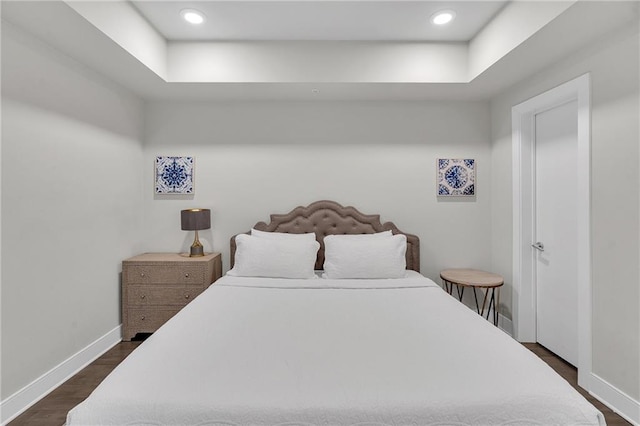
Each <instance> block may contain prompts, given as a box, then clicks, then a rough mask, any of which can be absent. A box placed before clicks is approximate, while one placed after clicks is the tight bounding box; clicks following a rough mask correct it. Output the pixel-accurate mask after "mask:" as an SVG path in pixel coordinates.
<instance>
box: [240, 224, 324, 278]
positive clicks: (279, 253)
mask: <svg viewBox="0 0 640 426" xmlns="http://www.w3.org/2000/svg"><path fill="white" fill-rule="evenodd" d="M319 248H320V244H319V243H318V242H317V241H316V240H315V239H314V240H313V241H311V240H309V239H307V238H304V239H303V238H300V239H271V238H260V237H256V236H251V235H246V234H240V235H237V236H236V254H235V264H234V266H233V269H231V270H230V271H229V272H227V274H228V275H231V276H235V277H268V278H315V277H316V276H315V274H314V270H313V267H314V265H315V263H316V256H317V253H318V249H319Z"/></svg>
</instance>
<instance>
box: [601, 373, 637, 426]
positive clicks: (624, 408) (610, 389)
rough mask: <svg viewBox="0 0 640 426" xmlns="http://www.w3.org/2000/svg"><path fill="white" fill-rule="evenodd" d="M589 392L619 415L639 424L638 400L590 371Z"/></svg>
mask: <svg viewBox="0 0 640 426" xmlns="http://www.w3.org/2000/svg"><path fill="white" fill-rule="evenodd" d="M589 385H590V386H589V387H590V389H589V393H590V394H591V395H593V396H594V397H595V398H597V399H598V400H599V401H600V402H602V403H603V404H604V405H606V406H607V407H609V408H611V409H612V410H613V411H615V412H616V413H617V414H619V415H620V417H623V418H624V419H625V420H627V421H628V422H631V423H632V424H634V425H636V426H638V425H640V402H639V401H636V400H635V399H633V398H631V397H630V396H629V395H627V394H626V393H624V392H622V391H621V390H620V389H618V388H616V387H615V386H613V385H611V384H610V383H609V382H607V381H606V380H604V379H602V378H601V377H599V376H597V375H595V374H593V373H591V377H590V380H589Z"/></svg>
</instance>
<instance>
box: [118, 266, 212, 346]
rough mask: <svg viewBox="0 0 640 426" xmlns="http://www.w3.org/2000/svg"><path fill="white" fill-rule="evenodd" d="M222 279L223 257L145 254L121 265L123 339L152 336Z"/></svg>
mask: <svg viewBox="0 0 640 426" xmlns="http://www.w3.org/2000/svg"><path fill="white" fill-rule="evenodd" d="M221 276H222V256H221V254H220V253H211V254H207V255H205V256H202V257H189V255H188V254H179V253H145V254H141V255H138V256H134V257H132V258H130V259H127V260H124V261H123V262H122V340H125V341H129V340H131V339H132V338H133V337H135V335H136V334H137V333H153V332H154V331H156V330H157V329H158V328H160V326H161V325H162V324H164V323H165V322H167V320H169V318H171V317H172V316H174V315H175V314H176V313H177V312H178V311H179V310H180V309H182V308H183V307H185V306H186V305H187V303H189V302H191V301H192V300H193V299H194V298H195V297H196V296H198V295H199V294H200V293H202V292H203V291H204V290H206V289H207V287H209V286H210V285H211V283H213V282H215V281H216V280H217V279H218V278H220V277H221Z"/></svg>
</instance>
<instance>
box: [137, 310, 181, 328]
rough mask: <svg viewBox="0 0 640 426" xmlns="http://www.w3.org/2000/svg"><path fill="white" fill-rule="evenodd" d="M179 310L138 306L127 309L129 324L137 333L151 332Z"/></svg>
mask: <svg viewBox="0 0 640 426" xmlns="http://www.w3.org/2000/svg"><path fill="white" fill-rule="evenodd" d="M179 311H180V307H176V308H173V309H171V308H162V309H159V308H157V307H156V308H140V309H137V308H136V309H130V310H129V326H130V327H133V328H135V329H136V330H137V332H138V333H153V332H154V331H156V330H157V329H158V328H160V326H161V325H162V324H164V323H165V322H167V321H168V320H169V319H170V318H171V317H173V316H174V315H175V314H177V313H178V312H179Z"/></svg>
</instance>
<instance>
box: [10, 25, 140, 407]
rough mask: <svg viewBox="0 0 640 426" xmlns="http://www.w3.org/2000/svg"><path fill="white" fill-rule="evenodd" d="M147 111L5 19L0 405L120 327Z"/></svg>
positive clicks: (134, 248) (134, 232) (133, 243)
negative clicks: (122, 270)
mask: <svg viewBox="0 0 640 426" xmlns="http://www.w3.org/2000/svg"><path fill="white" fill-rule="evenodd" d="M142 107H143V104H142V103H141V102H140V101H139V100H138V99H136V98H134V97H132V96H131V95H129V94H128V93H127V92H125V91H123V90H122V89H120V88H119V87H118V86H116V85H114V84H113V83H111V82H110V81H108V80H105V79H104V78H102V77H101V76H99V75H97V74H95V73H94V72H93V71H91V70H89V69H87V68H85V67H84V66H83V65H81V64H78V63H76V62H74V61H73V60H71V59H70V58H69V57H67V56H65V55H63V54H61V53H59V52H56V51H54V50H53V49H52V48H50V47H48V46H46V45H44V44H42V43H41V42H39V41H37V40H35V39H33V38H32V37H31V36H28V35H26V34H24V33H22V32H21V31H20V30H17V29H15V28H13V27H12V26H11V25H10V24H7V23H6V22H3V23H2V266H3V268H2V366H1V367H2V383H1V387H2V394H1V397H2V400H3V401H4V400H5V399H7V398H8V397H9V396H11V395H13V394H14V393H15V392H17V391H18V390H20V389H22V388H23V387H25V386H26V385H28V384H30V383H31V382H32V381H33V380H35V379H36V378H38V377H39V376H41V375H42V374H43V373H46V372H48V371H50V370H51V369H53V368H54V367H56V366H57V365H58V364H60V363H62V362H63V361H65V360H66V359H67V358H69V357H70V356H72V355H74V354H76V353H77V352H78V351H79V350H81V349H83V348H85V347H86V346H87V345H89V344H90V343H92V342H93V341H95V340H96V339H98V338H99V337H101V336H103V335H105V334H106V333H107V332H109V331H111V330H113V329H114V328H116V327H118V326H119V324H120V309H119V305H120V289H119V272H120V262H121V260H122V259H123V258H126V257H128V256H130V255H132V254H133V253H134V252H136V251H137V250H138V249H139V247H137V246H136V242H137V241H139V234H138V233H139V229H140V225H141V213H140V210H141V201H140V194H141V187H142V171H141V170H140V164H141V158H142V142H141V136H142V119H143V116H142Z"/></svg>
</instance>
